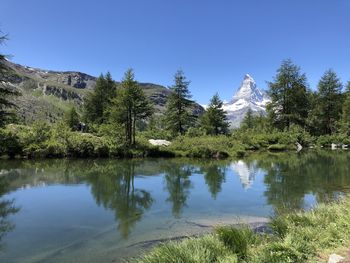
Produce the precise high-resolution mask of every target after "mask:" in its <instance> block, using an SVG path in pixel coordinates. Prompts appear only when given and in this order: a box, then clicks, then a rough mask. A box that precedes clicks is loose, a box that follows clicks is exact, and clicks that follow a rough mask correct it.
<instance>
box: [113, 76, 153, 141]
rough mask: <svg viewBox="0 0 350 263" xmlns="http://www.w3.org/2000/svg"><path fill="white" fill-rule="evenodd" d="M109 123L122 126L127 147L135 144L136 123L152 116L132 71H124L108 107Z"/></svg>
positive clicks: (148, 104)
mask: <svg viewBox="0 0 350 263" xmlns="http://www.w3.org/2000/svg"><path fill="white" fill-rule="evenodd" d="M109 112H110V121H111V122H112V123H113V122H115V123H116V124H119V125H122V126H124V131H125V141H126V144H127V145H133V144H135V142H136V123H137V121H139V120H145V119H147V118H148V117H150V116H151V115H152V114H153V106H152V104H151V103H150V102H149V100H148V99H147V98H146V96H145V94H144V92H143V90H142V89H141V87H140V86H139V85H138V83H137V81H135V79H134V73H133V71H132V69H129V70H127V71H126V73H125V75H124V79H123V80H122V82H121V83H120V87H119V88H118V90H117V96H116V97H115V98H114V99H113V100H112V104H111V107H110V111H109Z"/></svg>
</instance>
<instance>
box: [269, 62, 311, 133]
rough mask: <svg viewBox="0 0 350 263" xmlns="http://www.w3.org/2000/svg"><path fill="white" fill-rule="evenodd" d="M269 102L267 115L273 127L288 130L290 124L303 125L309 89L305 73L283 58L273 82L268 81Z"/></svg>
mask: <svg viewBox="0 0 350 263" xmlns="http://www.w3.org/2000/svg"><path fill="white" fill-rule="evenodd" d="M268 86H269V92H268V93H269V95H270V97H271V103H269V104H268V106H267V111H268V115H269V118H270V121H271V123H272V124H273V126H274V127H276V128H278V129H280V130H288V129H289V127H290V126H291V125H292V124H296V125H299V126H301V127H304V126H305V125H306V120H307V116H308V111H309V91H308V84H307V80H306V75H305V74H302V73H301V72H300V68H299V67H298V66H296V65H294V64H293V63H292V61H291V60H289V59H288V60H285V61H283V62H282V65H281V66H280V68H279V69H278V70H277V74H276V76H275V78H274V81H273V82H268Z"/></svg>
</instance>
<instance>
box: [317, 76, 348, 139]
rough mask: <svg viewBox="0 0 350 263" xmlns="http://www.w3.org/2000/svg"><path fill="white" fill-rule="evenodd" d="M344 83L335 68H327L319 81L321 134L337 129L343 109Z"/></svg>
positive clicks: (318, 116)
mask: <svg viewBox="0 0 350 263" xmlns="http://www.w3.org/2000/svg"><path fill="white" fill-rule="evenodd" d="M341 92H342V83H341V82H340V80H339V78H338V76H337V74H336V73H335V72H334V71H333V70H331V69H330V70H327V71H326V72H325V73H324V75H323V76H322V78H321V80H320V81H319V83H318V92H317V98H316V105H315V107H316V119H317V120H318V125H319V126H318V130H319V133H320V134H332V133H334V132H336V131H337V123H338V121H339V119H340V116H341V110H342V101H343V97H342V93H341Z"/></svg>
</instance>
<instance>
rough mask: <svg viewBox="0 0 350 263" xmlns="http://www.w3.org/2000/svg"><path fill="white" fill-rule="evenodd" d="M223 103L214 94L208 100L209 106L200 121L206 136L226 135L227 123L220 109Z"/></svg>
mask: <svg viewBox="0 0 350 263" xmlns="http://www.w3.org/2000/svg"><path fill="white" fill-rule="evenodd" d="M222 105H223V102H222V100H221V99H220V97H219V95H218V94H217V93H216V94H215V95H214V96H213V97H212V98H211V100H210V104H209V107H208V109H207V110H206V112H205V113H204V115H203V117H202V119H201V125H202V127H203V128H204V129H205V131H206V133H207V134H211V135H218V134H227V132H228V127H229V122H228V121H227V115H226V112H225V111H224V110H223V109H222Z"/></svg>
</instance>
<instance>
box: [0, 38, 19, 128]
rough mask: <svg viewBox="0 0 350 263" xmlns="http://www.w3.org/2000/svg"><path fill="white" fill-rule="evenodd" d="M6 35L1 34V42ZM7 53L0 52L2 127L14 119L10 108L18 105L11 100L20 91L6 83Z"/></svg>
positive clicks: (0, 114)
mask: <svg viewBox="0 0 350 263" xmlns="http://www.w3.org/2000/svg"><path fill="white" fill-rule="evenodd" d="M6 40H7V38H6V35H1V36H0V44H2V43H3V42H4V41H6ZM5 61H6V59H5V55H3V54H0V127H3V126H4V125H5V124H7V123H9V122H11V121H13V119H14V117H15V114H14V112H12V111H9V109H11V108H14V107H16V105H15V104H14V103H13V102H11V101H10V100H9V98H10V97H11V96H17V95H19V93H18V92H17V91H14V90H12V89H10V88H9V87H8V85H6V84H4V82H5V81H6V80H5V79H4V78H3V76H4V75H5V73H6V66H5Z"/></svg>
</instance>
